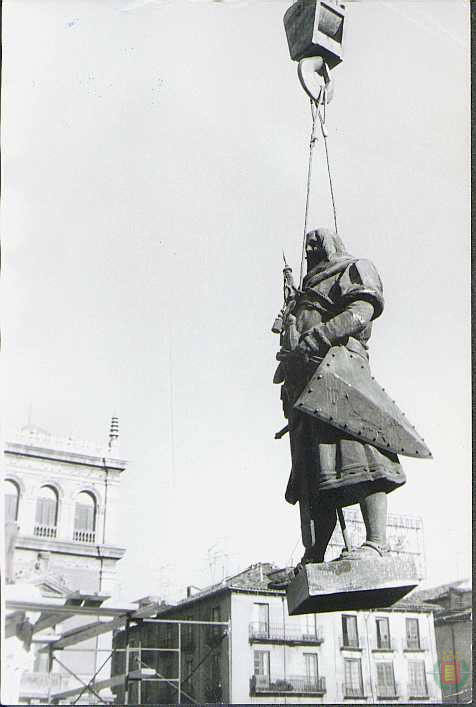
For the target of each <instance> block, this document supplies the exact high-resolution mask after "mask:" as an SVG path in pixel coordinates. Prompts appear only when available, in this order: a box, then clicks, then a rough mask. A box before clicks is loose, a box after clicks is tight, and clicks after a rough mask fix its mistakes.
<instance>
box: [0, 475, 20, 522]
mask: <svg viewBox="0 0 476 707" xmlns="http://www.w3.org/2000/svg"><path fill="white" fill-rule="evenodd" d="M3 493H4V497H5V521H8V520H13V521H16V520H17V519H18V506H19V502H20V489H19V488H18V486H17V485H16V483H15V482H14V481H10V480H8V479H7V480H5V481H4V482H3Z"/></svg>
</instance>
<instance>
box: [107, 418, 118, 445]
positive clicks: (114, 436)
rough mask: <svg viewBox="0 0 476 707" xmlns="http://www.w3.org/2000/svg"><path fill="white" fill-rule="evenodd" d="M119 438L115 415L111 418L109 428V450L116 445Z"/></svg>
mask: <svg viewBox="0 0 476 707" xmlns="http://www.w3.org/2000/svg"><path fill="white" fill-rule="evenodd" d="M118 439H119V418H118V417H116V416H115V415H113V416H112V418H111V427H110V429H109V445H108V447H109V451H112V450H113V449H114V448H115V447H116V446H117V440H118Z"/></svg>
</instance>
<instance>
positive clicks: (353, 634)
mask: <svg viewBox="0 0 476 707" xmlns="http://www.w3.org/2000/svg"><path fill="white" fill-rule="evenodd" d="M342 645H343V646H347V647H349V648H358V647H359V634H358V632H357V616H349V615H346V614H343V616H342Z"/></svg>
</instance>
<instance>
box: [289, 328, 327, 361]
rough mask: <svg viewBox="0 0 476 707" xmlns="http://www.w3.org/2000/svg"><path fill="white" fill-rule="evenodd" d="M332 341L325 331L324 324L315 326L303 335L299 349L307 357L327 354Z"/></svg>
mask: <svg viewBox="0 0 476 707" xmlns="http://www.w3.org/2000/svg"><path fill="white" fill-rule="evenodd" d="M331 345H332V344H331V342H330V341H329V339H328V338H327V336H326V335H325V332H324V331H323V325H320V326H317V327H313V328H312V329H309V330H308V331H305V332H304V334H302V335H301V338H300V340H299V345H298V347H297V350H298V351H299V353H302V354H303V355H304V356H305V357H307V356H313V355H314V356H316V355H317V356H325V354H326V353H327V351H328V350H329V349H330V347H331Z"/></svg>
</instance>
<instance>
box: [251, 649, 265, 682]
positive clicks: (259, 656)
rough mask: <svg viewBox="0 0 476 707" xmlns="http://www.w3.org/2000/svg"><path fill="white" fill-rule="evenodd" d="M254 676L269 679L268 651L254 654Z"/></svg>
mask: <svg viewBox="0 0 476 707" xmlns="http://www.w3.org/2000/svg"><path fill="white" fill-rule="evenodd" d="M254 670H255V675H263V676H266V677H267V678H269V651H255V652H254Z"/></svg>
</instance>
